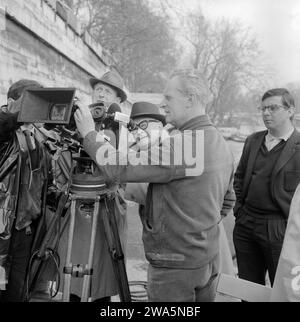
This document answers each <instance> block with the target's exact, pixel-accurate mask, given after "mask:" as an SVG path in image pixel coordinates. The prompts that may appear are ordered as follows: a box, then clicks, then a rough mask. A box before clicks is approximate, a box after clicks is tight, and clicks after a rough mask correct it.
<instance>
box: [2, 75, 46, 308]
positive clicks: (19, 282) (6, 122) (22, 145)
mask: <svg viewBox="0 0 300 322" xmlns="http://www.w3.org/2000/svg"><path fill="white" fill-rule="evenodd" d="M39 87H42V86H41V85H40V84H39V83H38V82H36V81H34V80H28V79H22V80H20V81H18V82H16V83H14V84H12V85H11V87H10V88H9V90H8V93H7V106H6V109H5V110H2V111H1V112H0V275H1V273H2V276H0V289H2V290H1V291H0V293H1V296H0V299H1V301H4V302H21V301H24V299H25V292H26V290H25V289H26V285H25V284H26V283H25V277H26V272H27V268H28V263H29V259H30V255H31V247H32V243H33V239H34V237H35V232H36V228H37V223H38V219H39V218H40V217H41V214H42V207H43V203H42V200H43V199H44V198H43V197H44V196H43V195H44V193H46V182H47V172H48V169H49V168H48V165H49V156H48V154H47V152H46V151H45V149H44V148H43V146H42V144H41V143H40V142H39V140H38V139H37V136H36V134H37V133H36V132H35V128H34V127H33V126H32V125H31V124H23V125H21V124H19V123H18V122H17V118H18V113H19V111H20V101H21V99H22V95H23V93H24V92H25V90H26V89H29V88H39ZM1 279H2V280H1ZM1 282H2V283H1Z"/></svg>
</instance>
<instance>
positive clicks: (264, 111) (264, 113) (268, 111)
mask: <svg viewBox="0 0 300 322" xmlns="http://www.w3.org/2000/svg"><path fill="white" fill-rule="evenodd" d="M262 113H263V115H271V112H270V110H269V109H268V108H265V109H264V110H263V112H262Z"/></svg>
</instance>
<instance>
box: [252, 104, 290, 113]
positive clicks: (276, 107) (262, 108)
mask: <svg viewBox="0 0 300 322" xmlns="http://www.w3.org/2000/svg"><path fill="white" fill-rule="evenodd" d="M281 107H282V108H283V109H285V110H288V109H289V107H287V106H284V105H279V104H271V105H267V106H259V107H258V108H257V109H258V111H259V112H261V113H264V112H265V111H266V110H268V111H269V112H270V113H271V114H274V113H276V112H278V111H279V109H280V108H281Z"/></svg>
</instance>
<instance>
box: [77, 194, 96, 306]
mask: <svg viewBox="0 0 300 322" xmlns="http://www.w3.org/2000/svg"><path fill="white" fill-rule="evenodd" d="M98 216H99V199H98V200H96V201H95V204H94V213H93V221H92V233H91V239H90V249H89V257H88V264H87V265H86V275H84V278H83V285H82V293H81V302H87V301H88V291H89V288H90V282H91V274H92V273H93V272H92V266H93V257H94V249H95V239H96V232H97V225H98Z"/></svg>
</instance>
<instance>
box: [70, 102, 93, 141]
mask: <svg viewBox="0 0 300 322" xmlns="http://www.w3.org/2000/svg"><path fill="white" fill-rule="evenodd" d="M76 105H77V106H78V109H77V110H76V112H75V113H74V118H75V122H76V125H77V129H78V131H79V133H80V135H81V137H82V138H85V137H86V135H87V134H88V133H89V132H91V131H95V122H94V119H93V116H92V114H91V112H90V109H89V108H88V106H86V105H84V104H82V103H81V102H76Z"/></svg>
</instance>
